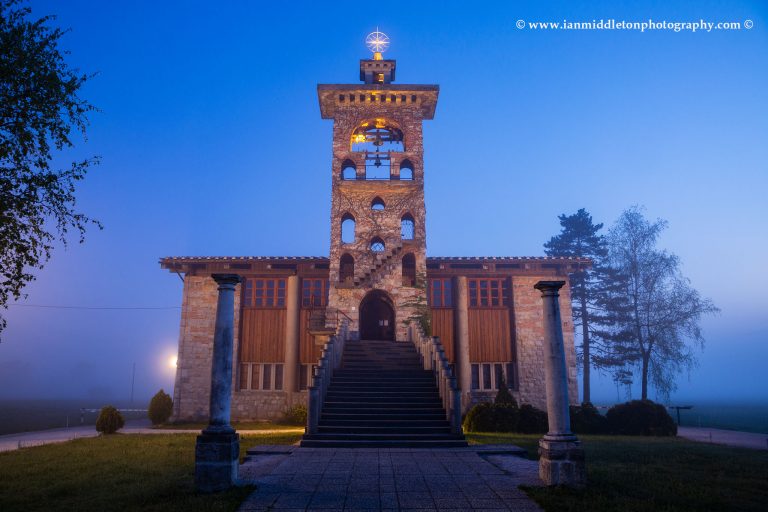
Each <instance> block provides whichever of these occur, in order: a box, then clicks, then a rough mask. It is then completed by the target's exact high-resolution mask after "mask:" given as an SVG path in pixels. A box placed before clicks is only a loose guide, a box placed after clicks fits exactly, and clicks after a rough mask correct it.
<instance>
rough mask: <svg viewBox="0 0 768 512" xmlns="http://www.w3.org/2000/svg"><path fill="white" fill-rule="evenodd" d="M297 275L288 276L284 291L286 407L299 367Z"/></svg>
mask: <svg viewBox="0 0 768 512" xmlns="http://www.w3.org/2000/svg"><path fill="white" fill-rule="evenodd" d="M299 291H300V290H299V276H288V283H287V289H286V292H285V305H286V320H285V364H283V389H284V390H285V396H286V398H287V403H288V407H290V406H291V405H292V404H293V393H294V392H295V391H297V389H298V386H297V382H296V381H297V379H296V375H297V371H298V367H299V335H300V331H299V315H300V314H301V309H300V301H301V294H300V293H299Z"/></svg>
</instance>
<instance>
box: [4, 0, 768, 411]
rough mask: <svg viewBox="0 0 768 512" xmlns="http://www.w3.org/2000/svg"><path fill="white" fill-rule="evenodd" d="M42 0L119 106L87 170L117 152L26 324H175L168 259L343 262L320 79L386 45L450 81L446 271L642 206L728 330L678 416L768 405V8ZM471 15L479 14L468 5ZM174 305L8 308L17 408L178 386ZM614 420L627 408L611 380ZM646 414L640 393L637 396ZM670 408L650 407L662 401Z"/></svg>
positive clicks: (405, 67) (351, 71) (685, 392)
mask: <svg viewBox="0 0 768 512" xmlns="http://www.w3.org/2000/svg"><path fill="white" fill-rule="evenodd" d="M439 5H440V7H439V8H438V7H437V6H438V4H437V3H429V2H420V3H413V2H387V4H386V7H382V8H377V9H370V8H365V7H364V6H360V5H357V6H355V5H352V4H344V5H341V4H340V5H338V6H335V7H330V6H327V5H325V4H323V3H318V2H312V3H309V2H306V3H305V2H291V3H290V4H287V3H285V4H284V3H264V4H260V5H257V4H256V3H252V2H232V3H228V5H227V6H213V5H211V3H210V2H192V3H190V2H183V3H182V2H178V3H175V4H168V5H165V3H163V5H159V6H158V5H157V3H156V2H132V3H130V4H120V5H118V4H114V3H112V2H85V1H71V2H53V1H47V2H43V1H36V2H33V3H32V6H33V9H34V12H35V14H37V15H40V16H42V15H43V14H48V13H55V14H57V15H58V16H59V20H58V23H60V24H61V25H62V26H66V27H71V28H72V32H71V33H69V34H68V35H66V36H65V38H64V44H65V46H66V48H67V49H69V50H71V52H72V53H71V55H70V56H69V57H68V58H69V61H70V62H71V63H72V64H73V65H75V66H77V67H79V68H81V69H82V70H83V71H85V72H94V71H96V72H98V76H97V77H95V78H94V79H93V80H91V81H90V82H89V83H88V84H87V86H86V88H85V90H84V91H83V94H84V96H85V97H86V98H88V99H89V100H90V101H91V102H92V103H94V104H95V105H97V106H98V107H99V108H100V109H101V110H102V111H101V112H100V113H97V114H94V115H93V116H92V118H91V119H92V124H91V126H90V129H89V132H88V142H87V143H82V142H80V143H79V145H78V149H77V150H76V151H74V152H73V153H71V154H68V155H67V157H68V158H70V157H71V158H75V157H83V156H90V155H94V154H97V155H101V156H102V158H103V164H102V165H101V166H99V167H97V168H95V169H93V170H92V171H91V173H90V174H89V176H88V177H87V179H86V181H85V182H84V183H83V184H82V185H81V186H80V189H79V192H78V207H79V208H80V209H81V210H82V211H83V212H84V213H86V214H88V215H90V216H93V217H95V218H97V219H99V220H101V221H102V222H103V224H104V226H105V228H104V230H103V231H101V232H99V231H97V230H91V232H90V233H89V234H88V239H87V241H86V243H85V244H84V245H77V244H74V245H72V246H70V247H69V248H68V249H67V250H66V251H64V250H57V251H56V253H55V254H54V258H53V260H52V261H51V262H50V263H49V264H48V266H47V267H46V269H45V270H44V271H42V272H39V273H38V281H37V282H35V283H33V284H32V285H31V286H29V287H28V289H27V291H28V293H29V297H28V299H27V300H25V301H22V304H26V305H58V306H87V307H162V308H178V306H180V304H181V288H182V283H181V281H180V280H179V278H178V277H177V276H176V275H174V274H170V273H168V272H165V271H162V270H160V268H159V265H158V258H159V257H161V256H173V255H175V256H186V255H221V256H224V255H226V256H236V255H302V256H322V255H327V254H328V248H329V229H330V228H329V217H330V189H331V167H330V164H331V122H329V121H323V120H321V119H320V114H319V109H318V105H317V98H316V85H317V83H356V82H357V80H358V69H357V66H358V60H359V59H360V58H367V57H368V55H369V54H368V52H367V50H366V49H365V47H364V45H363V39H364V37H365V35H366V34H367V33H368V32H370V31H372V30H373V29H375V27H376V26H377V25H378V26H379V28H380V29H381V30H382V31H384V32H386V33H387V34H388V35H389V36H390V38H391V40H392V46H391V49H390V51H389V52H388V53H387V57H388V58H394V59H397V66H398V70H397V83H427V84H429V83H437V84H440V98H439V102H438V106H437V113H436V116H435V119H434V120H433V121H427V122H426V123H425V131H424V144H425V181H426V184H425V186H426V204H427V243H428V254H429V255H430V256H474V255H487V256H535V255H542V254H543V249H542V244H543V243H544V242H545V241H546V240H548V239H549V238H550V237H551V236H552V235H554V234H556V233H557V232H558V231H559V229H560V226H559V224H558V220H557V215H559V214H561V213H569V214H570V213H574V212H575V211H576V210H578V209H579V208H582V207H583V208H586V209H587V210H588V211H589V212H590V213H591V214H592V215H593V218H594V219H595V221H596V222H605V223H606V226H609V225H610V224H611V223H612V222H613V221H614V220H615V219H616V218H617V217H618V215H619V214H620V213H621V211H622V210H623V209H625V208H627V207H629V206H631V205H634V204H642V205H645V206H646V208H647V209H646V214H647V216H648V217H649V218H651V219H655V218H657V217H660V218H663V219H666V220H668V221H669V229H668V230H667V231H666V232H665V234H664V235H663V237H662V241H661V242H662V246H663V247H664V248H666V249H668V250H670V251H671V252H674V253H675V254H677V255H678V256H680V258H681V259H682V262H683V271H684V273H685V275H686V276H687V277H689V278H690V279H691V281H692V284H693V286H694V287H696V288H697V289H698V290H699V291H700V292H701V293H702V295H703V296H705V297H709V298H711V299H712V300H713V301H714V303H715V304H716V305H717V306H718V307H719V308H720V309H721V310H722V312H721V314H720V315H718V316H717V317H712V318H707V319H705V320H704V322H703V326H704V336H705V338H706V340H707V342H706V348H705V350H704V352H703V353H702V354H701V355H700V367H699V368H698V369H697V370H695V371H694V372H692V373H691V375H690V376H687V375H683V376H681V378H680V379H679V391H678V392H677V393H676V394H675V395H673V401H675V400H723V401H724V400H728V401H747V400H762V401H765V400H768V385H766V380H765V378H764V376H763V375H764V366H765V361H766V360H768V343H766V341H768V327H766V311H768V300H767V299H766V290H768V273H766V272H765V270H764V269H763V265H761V263H762V262H763V260H764V257H765V254H766V253H768V235H767V233H768V230H766V228H765V224H766V220H768V201H766V198H765V195H766V190H768V169H767V166H768V144H766V141H768V95H766V94H765V91H767V90H768V66H767V65H766V64H768V12H767V10H766V4H765V3H762V2H732V3H730V4H729V5H728V6H727V7H726V6H725V5H724V4H722V3H721V2H677V3H671V2H646V3H644V6H643V7H642V8H639V7H633V6H631V5H629V4H621V3H616V2H604V3H594V4H593V5H590V6H581V5H573V4H572V3H569V2H563V3H561V4H556V3H552V4H548V5H546V6H544V5H538V3H537V2H530V3H519V2H515V3H509V2H497V3H493V2H488V3H482V4H468V3H465V2H457V3H449V4H446V3H444V2H440V3H439ZM470 5H471V6H470ZM600 18H616V19H626V20H631V21H641V20H645V19H647V18H653V19H654V20H664V19H666V20H672V21H695V20H698V19H705V20H711V21H715V22H717V21H743V20H746V19H751V20H753V21H754V28H753V29H752V30H741V31H733V32H711V33H701V32H698V33H695V34H692V33H687V32H680V33H670V32H646V33H639V32H620V31H614V32H608V31H593V32H588V31H574V32H567V31H559V32H532V31H530V30H527V29H526V30H518V29H517V28H516V27H515V22H516V21H517V20H519V19H522V20H529V21H562V20H563V19H568V20H572V21H578V20H582V21H591V20H592V19H600ZM179 313H180V310H179V309H158V310H81V309H40V308H33V307H11V308H10V309H9V310H8V311H6V312H5V313H4V314H5V315H7V318H8V321H9V327H8V329H7V330H6V331H5V332H4V333H3V334H2V343H1V344H0V398H20V397H93V399H94V400H96V399H99V400H100V399H103V398H116V399H127V397H128V395H129V393H130V384H131V368H132V365H133V363H134V362H135V363H136V394H137V396H143V397H148V396H150V395H151V394H152V393H154V392H155V391H156V390H157V389H158V388H160V387H164V388H165V389H166V390H169V389H170V388H171V387H172V383H173V369H172V368H170V367H169V365H168V359H169V358H170V357H172V356H173V355H174V354H175V352H176V344H177V341H178V324H179ZM593 393H594V400H595V401H596V402H607V401H611V400H616V390H615V388H614V387H613V386H612V384H611V382H610V379H607V378H606V379H602V380H601V381H600V382H598V383H597V384H596V385H595V386H594V389H593ZM637 395H638V394H637V393H636V394H635V396H637ZM651 395H652V396H653V392H651Z"/></svg>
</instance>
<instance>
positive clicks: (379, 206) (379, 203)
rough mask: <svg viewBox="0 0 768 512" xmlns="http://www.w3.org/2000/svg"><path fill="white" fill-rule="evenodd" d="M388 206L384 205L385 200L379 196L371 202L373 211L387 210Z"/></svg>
mask: <svg viewBox="0 0 768 512" xmlns="http://www.w3.org/2000/svg"><path fill="white" fill-rule="evenodd" d="M386 206H387V205H386V204H384V200H383V199H382V198H380V197H379V196H376V197H374V198H373V201H371V210H376V211H382V210H384V208H386Z"/></svg>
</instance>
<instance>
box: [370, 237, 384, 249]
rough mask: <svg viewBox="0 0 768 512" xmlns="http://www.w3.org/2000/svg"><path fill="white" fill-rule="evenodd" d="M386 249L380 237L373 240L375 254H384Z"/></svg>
mask: <svg viewBox="0 0 768 512" xmlns="http://www.w3.org/2000/svg"><path fill="white" fill-rule="evenodd" d="M384 249H386V245H384V240H382V239H381V238H379V237H375V238H374V239H373V240H371V250H372V251H373V252H384Z"/></svg>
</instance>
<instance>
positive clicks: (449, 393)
mask: <svg viewBox="0 0 768 512" xmlns="http://www.w3.org/2000/svg"><path fill="white" fill-rule="evenodd" d="M408 333H409V337H410V339H411V342H412V343H413V344H414V346H415V347H416V351H417V352H418V353H419V355H420V356H421V362H422V365H423V367H424V369H425V370H430V371H431V372H432V373H433V374H434V376H435V380H436V383H437V388H438V390H439V391H440V398H441V399H442V402H443V409H444V410H445V416H446V419H447V420H448V423H449V424H450V425H451V432H452V433H454V434H461V433H462V430H461V390H460V389H459V386H458V384H457V382H456V376H455V375H453V370H451V366H450V364H449V363H448V358H447V357H446V355H445V349H444V348H443V344H442V343H441V342H440V338H439V337H437V336H425V335H424V332H423V331H422V330H421V326H419V325H418V324H416V323H415V322H412V323H411V324H410V325H409V328H408Z"/></svg>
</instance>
